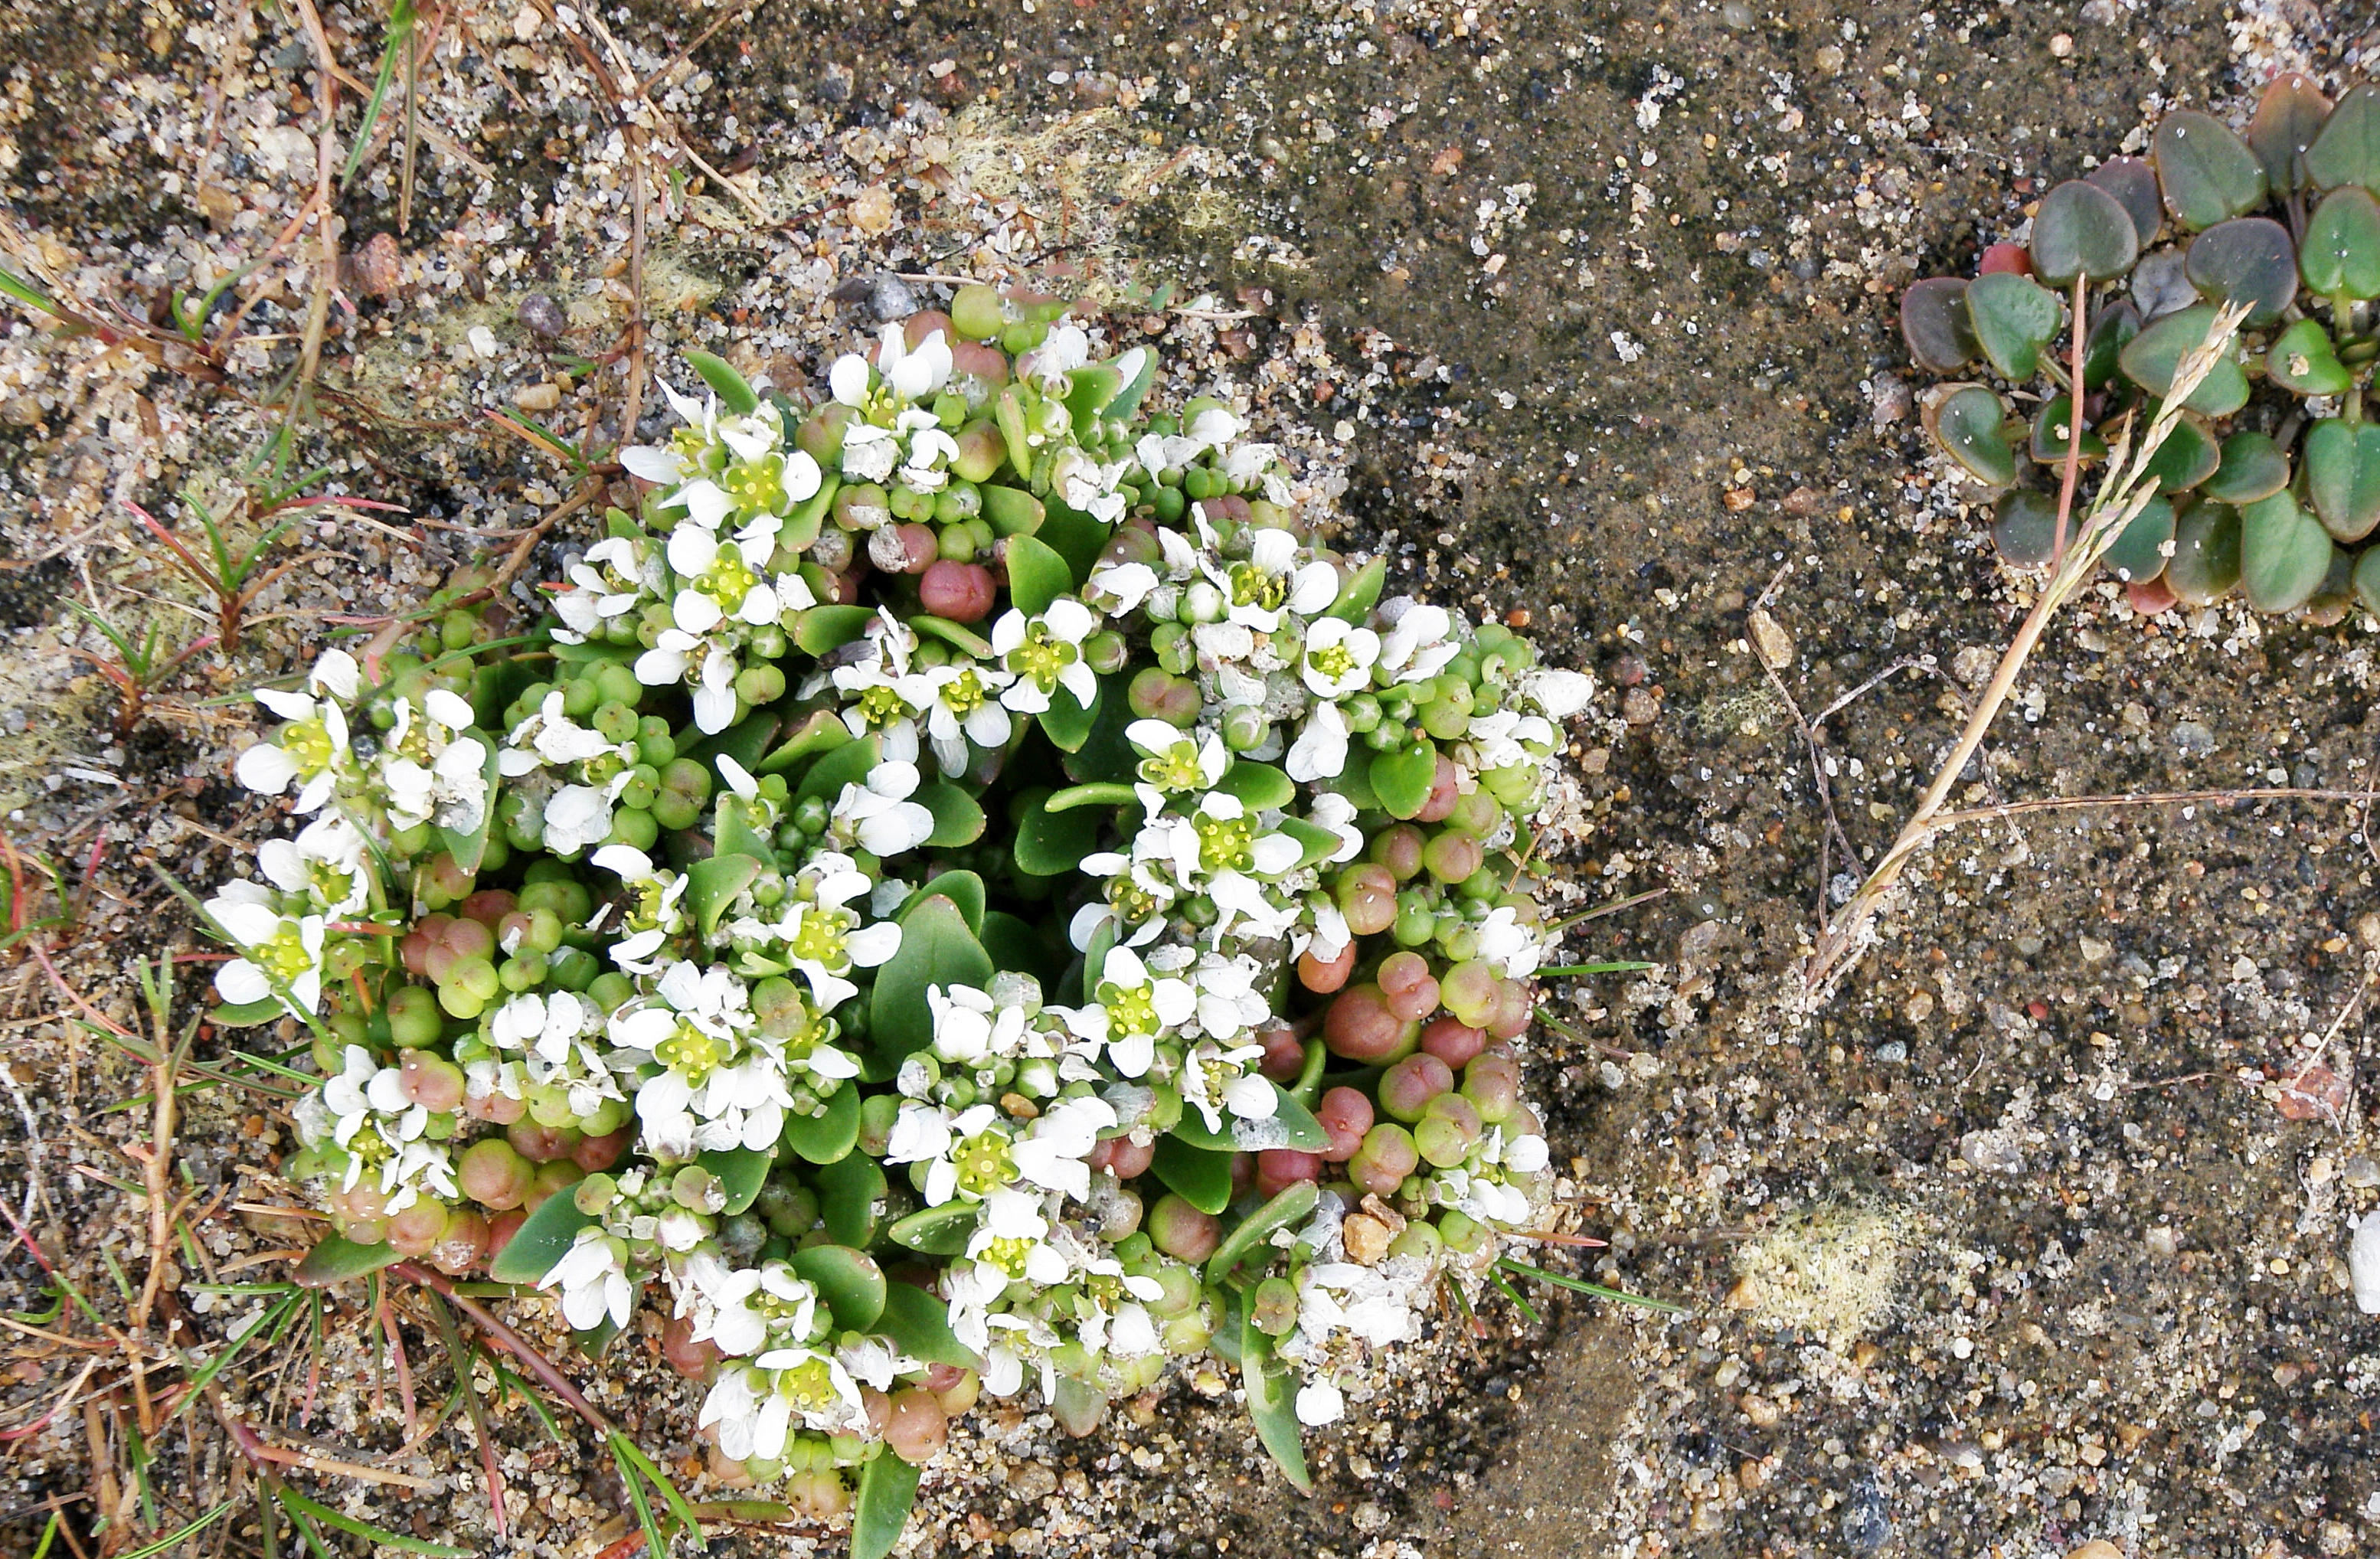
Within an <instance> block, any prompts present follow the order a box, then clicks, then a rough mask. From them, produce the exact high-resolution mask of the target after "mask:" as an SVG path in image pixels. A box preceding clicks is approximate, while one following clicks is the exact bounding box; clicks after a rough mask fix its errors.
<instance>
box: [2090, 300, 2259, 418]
mask: <svg viewBox="0 0 2380 1559" xmlns="http://www.w3.org/2000/svg"><path fill="white" fill-rule="evenodd" d="M2214 323H2215V311H2214V310H2213V309H2212V308H2210V307H2209V306H2207V305H2205V304H2204V303H2202V304H2200V305H2199V306H2198V307H2196V308H2194V309H2184V310H2182V311H2180V312H2179V313H2172V314H2168V315H2166V316H2165V317H2164V318H2163V319H2161V320H2158V321H2156V322H2155V323H2153V324H2151V325H2150V326H2149V327H2148V328H2147V329H2145V330H2143V331H2142V332H2141V333H2140V334H2139V335H2135V336H2134V337H2132V340H2131V345H2129V346H2127V347H2125V348H2124V350H2123V354H2122V359H2121V360H2122V362H2123V367H2124V373H2125V375H2126V376H2127V377H2128V378H2130V379H2131V382H2132V383H2133V384H2138V385H2139V386H2140V387H2141V388H2142V389H2143V390H2146V391H2147V392H2148V393H2149V394H2151V395H2153V396H2164V395H2165V393H2166V392H2167V391H2168V390H2169V389H2171V388H2172V387H2173V375H2174V371H2175V369H2177V368H2178V367H2180V363H2181V359H2183V358H2185V357H2188V356H2189V355H2190V354H2191V353H2192V352H2193V351H2196V350H2197V349H2198V347H2199V346H2200V345H2201V344H2202V343H2204V341H2205V339H2206V333H2207V331H2208V329H2209V327H2211V326H2212V325H2213V324H2214ZM2247 404H2248V376H2247V375H2246V374H2245V373H2242V372H2241V371H2240V364H2239V362H2238V361H2237V360H2236V359H2235V357H2234V355H2233V354H2232V353H2230V352H2228V351H2227V352H2225V353H2224V354H2223V357H2222V359H2221V360H2220V361H2218V362H2216V365H2215V367H2214V370H2213V371H2211V372H2209V373H2208V374H2207V375H2206V377H2205V378H2204V379H2202V380H2200V381H2199V382H2198V387H2197V388H2196V389H2194V390H2192V391H2191V393H2190V398H2189V399H2187V400H2185V401H2183V402H2182V405H2184V406H2186V407H2188V408H2190V409H2191V410H2192V411H2195V412H2198V413H2199V414H2200V415H2202V416H2206V417H2228V416H2230V415H2231V414H2232V413H2233V412H2235V411H2237V410H2239V409H2240V408H2241V407H2243V406H2245V405H2247Z"/></svg>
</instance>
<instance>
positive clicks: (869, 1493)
mask: <svg viewBox="0 0 2380 1559" xmlns="http://www.w3.org/2000/svg"><path fill="white" fill-rule="evenodd" d="M916 1505H917V1468H914V1467H912V1466H910V1465H909V1464H908V1463H907V1462H905V1461H903V1460H902V1459H901V1458H900V1457H898V1456H896V1455H892V1452H890V1451H887V1452H885V1453H884V1454H883V1455H880V1456H878V1457H876V1459H875V1460H873V1461H871V1462H869V1463H868V1468H867V1470H866V1471H864V1472H862V1473H861V1474H860V1475H859V1500H858V1503H857V1504H856V1505H855V1506H854V1507H853V1509H852V1516H851V1559H886V1556H887V1555H888V1554H890V1553H892V1545H893V1544H895V1543H897V1542H899V1541H901V1529H902V1528H904V1527H905V1526H907V1525H908V1524H909V1512H910V1511H911V1510H912V1509H913V1508H915V1507H916Z"/></svg>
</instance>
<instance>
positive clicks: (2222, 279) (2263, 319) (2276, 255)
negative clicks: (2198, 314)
mask: <svg viewBox="0 0 2380 1559" xmlns="http://www.w3.org/2000/svg"><path fill="white" fill-rule="evenodd" d="M2182 274H2184V275H2186V276H2188V277H2189V278H2190V285H2191V286H2194V287H2196V288H2197V289H2198V295H2199V296H2200V297H2201V298H2205V299H2206V300H2207V301H2208V302H2210V303H2221V302H2225V301H2230V302H2237V303H2240V304H2242V305H2245V306H2246V308H2247V310H2248V317H2247V319H2246V320H2245V321H2243V322H2242V323H2244V324H2245V325H2246V327H2247V328H2249V329H2251V330H2261V329H2263V328H2264V327H2265V326H2266V325H2268V324H2271V323H2273V322H2274V321H2276V320H2277V319H2279V318H2280V317H2281V311H2283V310H2284V309H2287V308H2288V307H2289V305H2290V304H2291V303H2292V302H2294V301H2296V299H2297V295H2298V255H2297V248H2296V246H2295V245H2293V244H2291V243H2290V242H2289V229H2288V228H2286V227H2284V226H2282V225H2280V224H2279V223H2277V222H2275V221H2273V220H2272V219H2271V218H2270V217H2264V216H2245V217H2241V218H2240V219H2239V220H2237V221H2235V222H2218V223H2216V225H2214V226H2212V227H2209V228H2208V229H2207V230H2206V231H2205V232H2204V233H2201V234H2200V235H2198V237H2197V238H2192V240H2191V241H2190V254H2189V256H2188V258H2187V259H2186V260H2185V261H2184V262H2183V264H2182Z"/></svg>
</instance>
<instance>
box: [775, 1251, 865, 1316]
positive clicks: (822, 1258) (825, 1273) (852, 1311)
mask: <svg viewBox="0 0 2380 1559" xmlns="http://www.w3.org/2000/svg"><path fill="white" fill-rule="evenodd" d="M792 1265H793V1269H794V1271H795V1273H796V1274H797V1275H798V1276H800V1278H801V1279H802V1281H803V1282H805V1283H807V1284H808V1285H810V1286H811V1287H813V1288H815V1289H817V1290H818V1291H819V1297H820V1298H821V1299H824V1300H825V1301H826V1308H827V1309H830V1310H832V1311H833V1312H834V1323H835V1324H836V1325H837V1326H840V1327H842V1328H843V1329H844V1331H846V1332H865V1331H867V1330H868V1329H869V1328H870V1327H872V1326H874V1325H875V1324H876V1318H877V1317H878V1316H880V1315H882V1314H883V1313H884V1269H883V1268H881V1267H880V1266H878V1265H877V1264H876V1263H875V1261H873V1260H871V1259H870V1258H869V1257H868V1256H867V1255H866V1254H865V1253H864V1252H861V1251H857V1250H854V1249H852V1248H850V1247H849V1246H847V1245H813V1246H810V1247H809V1248H807V1249H803V1250H796V1251H795V1252H794V1255H793V1261H792Z"/></svg>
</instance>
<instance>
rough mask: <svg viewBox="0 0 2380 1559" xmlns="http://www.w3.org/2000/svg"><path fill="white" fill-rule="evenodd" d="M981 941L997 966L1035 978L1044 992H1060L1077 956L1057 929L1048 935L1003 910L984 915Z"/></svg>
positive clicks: (1033, 924) (1034, 925)
mask: <svg viewBox="0 0 2380 1559" xmlns="http://www.w3.org/2000/svg"><path fill="white" fill-rule="evenodd" d="M981 940H982V942H983V950H984V951H985V952H987V953H989V954H990V955H991V961H992V963H993V964H994V965H995V966H997V967H998V968H1003V969H1016V970H1018V971H1020V972H1022V973H1025V974H1029V975H1031V976H1032V977H1033V978H1034V979H1036V980H1039V981H1040V982H1041V988H1042V989H1043V990H1044V991H1050V990H1054V989H1056V987H1057V984H1058V980H1059V977H1060V976H1062V975H1063V974H1064V973H1065V971H1066V965H1067V964H1068V963H1069V962H1071V961H1072V960H1073V957H1074V953H1075V950H1074V948H1072V947H1071V946H1067V945H1065V942H1064V938H1063V936H1062V934H1058V933H1056V932H1055V931H1054V928H1052V930H1051V934H1048V935H1045V934H1044V929H1043V927H1042V926H1039V925H1037V924H1035V923H1034V922H1032V921H1030V920H1026V919H1024V918H1023V917H1022V916H1018V915H1011V914H1009V913H1008V912H1007V911H1006V910H1002V909H994V910H991V911H990V912H989V913H987V914H986V915H985V916H984V918H983V932H982V933H981Z"/></svg>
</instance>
